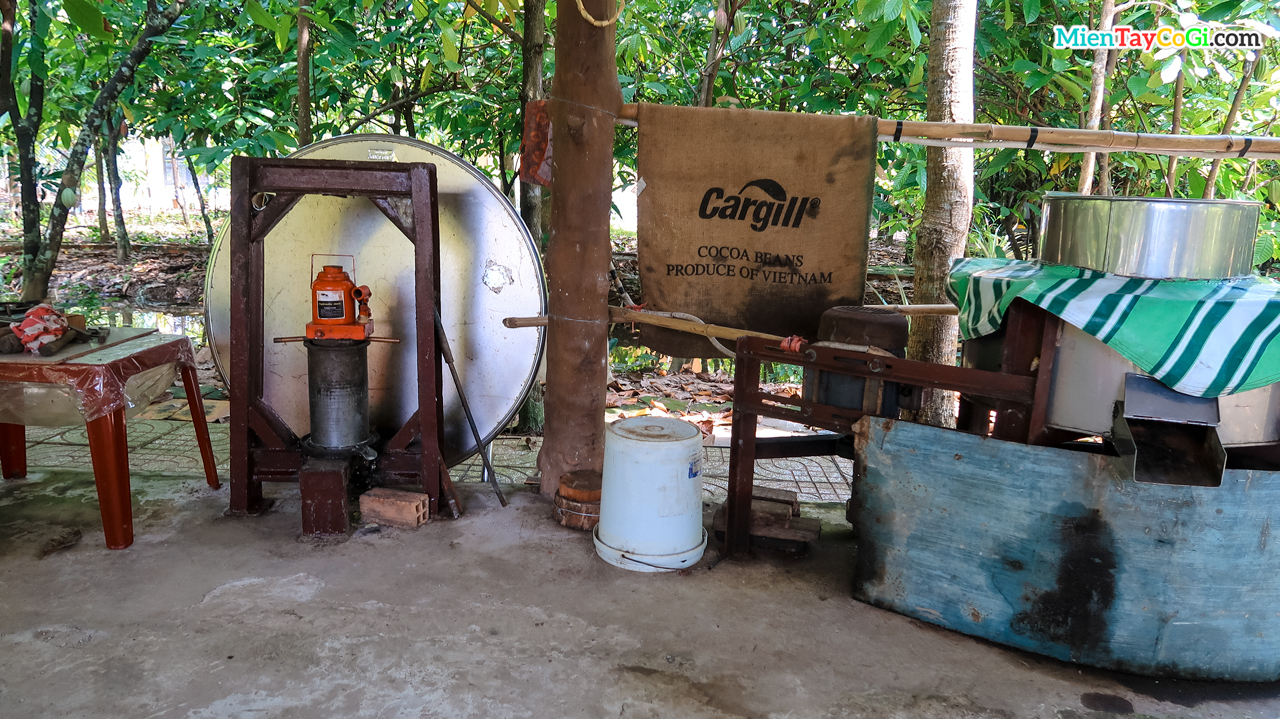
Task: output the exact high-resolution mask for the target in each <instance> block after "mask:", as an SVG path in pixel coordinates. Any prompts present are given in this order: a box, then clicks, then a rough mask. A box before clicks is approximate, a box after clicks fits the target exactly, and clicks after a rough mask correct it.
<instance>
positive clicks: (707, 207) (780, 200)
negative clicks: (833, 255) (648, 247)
mask: <svg viewBox="0 0 1280 719" xmlns="http://www.w3.org/2000/svg"><path fill="white" fill-rule="evenodd" d="M752 189H753V190H755V191H754V192H747V190H752ZM750 195H762V196H763V197H751V196H750ZM821 202H822V201H821V200H820V199H819V198H817V197H791V198H788V197H787V191H786V189H784V188H783V187H782V185H780V184H778V182H777V180H769V179H760V180H752V181H751V182H748V183H747V184H745V185H743V186H742V189H741V190H738V193H737V194H736V195H727V196H726V194H725V190H724V188H723V187H712V188H709V189H708V190H707V192H706V194H704V195H703V196H702V204H701V205H699V206H698V217H701V218H702V219H704V220H712V219H717V218H718V219H721V220H744V221H746V220H750V223H751V229H753V230H755V231H756V232H764V231H765V230H766V229H767V228H769V227H791V228H795V227H799V226H800V221H801V220H803V219H804V218H805V217H806V216H808V217H817V216H818V207H819V206H820V205H821Z"/></svg>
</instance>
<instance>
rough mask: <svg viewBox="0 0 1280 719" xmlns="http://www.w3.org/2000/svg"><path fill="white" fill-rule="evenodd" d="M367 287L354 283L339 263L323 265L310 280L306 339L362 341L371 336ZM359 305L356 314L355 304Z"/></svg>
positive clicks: (371, 325)
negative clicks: (309, 313) (313, 279)
mask: <svg viewBox="0 0 1280 719" xmlns="http://www.w3.org/2000/svg"><path fill="white" fill-rule="evenodd" d="M372 296H373V293H372V292H370V291H369V288H368V287H366V286H364V285H361V286H359V287H357V286H356V284H355V283H354V282H352V281H351V277H350V276H349V275H348V274H347V273H346V272H345V271H344V270H343V269H342V267H341V266H340V265H325V266H324V268H323V269H322V270H321V271H320V274H318V275H316V279H315V281H314V282H312V283H311V321H310V322H308V323H307V339H309V340H357V341H358V340H365V339H369V338H370V337H372V336H373V318H372V317H371V316H370V312H369V298H370V297H372ZM357 303H358V304H359V307H360V309H359V313H358V314H357V311H356V305H357Z"/></svg>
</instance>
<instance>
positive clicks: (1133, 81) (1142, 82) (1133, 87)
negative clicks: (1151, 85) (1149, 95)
mask: <svg viewBox="0 0 1280 719" xmlns="http://www.w3.org/2000/svg"><path fill="white" fill-rule="evenodd" d="M1150 79H1151V78H1150V77H1149V76H1148V75H1147V74H1146V73H1141V72H1139V73H1134V74H1133V75H1130V76H1129V77H1128V78H1127V79H1126V80H1125V81H1124V82H1125V85H1127V86H1128V87H1129V92H1132V93H1133V96H1134V97H1141V96H1142V95H1145V94H1146V92H1147V81H1148V80H1150Z"/></svg>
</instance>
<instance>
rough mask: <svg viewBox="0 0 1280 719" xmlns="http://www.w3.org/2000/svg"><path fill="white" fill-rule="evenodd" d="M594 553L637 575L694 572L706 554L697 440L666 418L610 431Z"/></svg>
mask: <svg viewBox="0 0 1280 719" xmlns="http://www.w3.org/2000/svg"><path fill="white" fill-rule="evenodd" d="M595 544H596V553H597V554H599V555H600V557H601V558H602V559H604V560H605V561H606V562H608V563H610V564H613V565H616V566H619V567H622V568H623V569H630V570H633V571H637V572H669V571H672V570H676V569H683V568H685V567H690V566H693V565H694V564H696V563H697V562H698V560H699V559H701V558H702V553H703V552H704V551H705V550H706V548H707V532H706V530H705V529H703V528H702V433H701V432H700V431H699V430H698V428H697V427H696V426H694V425H692V424H689V423H688V422H682V421H680V420H678V419H672V418H670V417H632V418H631V419H623V420H618V421H617V422H614V423H613V424H611V425H609V429H608V431H607V432H606V433H605V441H604V483H603V485H602V486H601V488H600V523H599V524H598V525H596V528H595Z"/></svg>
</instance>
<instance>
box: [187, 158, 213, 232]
mask: <svg viewBox="0 0 1280 719" xmlns="http://www.w3.org/2000/svg"><path fill="white" fill-rule="evenodd" d="M187 172H190V173H191V184H193V185H195V188H196V199H197V200H199V201H200V217H201V218H203V219H204V232H205V235H207V236H208V237H209V244H211V245H212V244H213V223H212V222H210V221H209V207H208V206H207V205H205V204H204V192H202V191H201V190H200V177H199V176H198V175H196V163H194V162H192V161H191V156H190V155H187Z"/></svg>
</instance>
